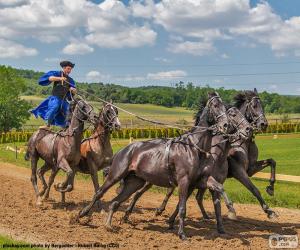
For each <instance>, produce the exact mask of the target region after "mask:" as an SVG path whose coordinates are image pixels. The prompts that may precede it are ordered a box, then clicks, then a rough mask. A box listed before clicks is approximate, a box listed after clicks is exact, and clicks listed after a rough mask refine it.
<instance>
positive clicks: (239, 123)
mask: <svg viewBox="0 0 300 250" xmlns="http://www.w3.org/2000/svg"><path fill="white" fill-rule="evenodd" d="M200 114H201V113H198V114H197V116H196V117H197V119H196V122H195V125H198V126H201V125H204V123H203V122H205V121H203V120H201V119H200V117H201V116H200ZM227 116H228V119H229V121H230V123H229V124H230V126H231V127H232V130H233V131H232V132H235V134H233V135H230V138H231V139H230V140H229V139H224V136H223V135H215V136H214V137H213V138H212V146H211V150H210V153H211V154H212V156H213V159H214V164H213V170H212V172H211V175H212V177H213V178H214V179H216V180H217V181H218V182H221V183H223V182H224V180H225V179H226V178H227V174H228V164H227V160H226V159H227V154H228V151H229V149H230V147H231V143H232V140H234V141H237V140H238V141H243V140H247V139H248V138H249V137H251V136H252V130H251V127H250V124H249V123H248V122H247V120H246V119H245V118H244V116H243V115H242V113H241V112H240V111H239V110H238V109H237V108H235V107H230V108H229V109H228V110H227ZM232 138H235V139H232ZM230 141H231V142H230ZM224 163H225V164H224ZM151 186H152V184H151V183H147V184H146V185H145V186H144V187H143V188H142V189H141V190H139V191H137V192H136V194H135V196H134V197H133V199H132V201H131V203H130V205H129V207H128V208H127V210H126V212H125V216H124V219H125V220H127V219H128V217H129V215H130V213H131V212H132V210H133V207H134V205H135V203H136V202H137V200H138V199H139V197H141V195H142V194H143V193H144V192H145V191H147V190H148V189H149V188H150V187H151ZM174 189H175V187H172V188H169V190H168V196H167V198H165V200H164V202H165V204H164V207H163V208H161V209H162V211H163V210H164V209H165V205H166V203H167V201H168V199H169V197H170V196H171V194H172V193H173V191H174ZM191 191H192V190H191ZM198 193H199V191H198ZM190 194H191V193H190ZM190 194H189V195H190ZM212 196H213V199H214V201H217V200H220V197H219V194H218V193H216V192H214V191H212ZM225 201H226V205H227V207H228V209H229V210H230V211H232V212H234V209H233V207H232V205H231V202H230V201H229V199H228V198H227V197H225ZM214 204H215V211H216V217H217V223H218V231H219V232H220V233H224V229H223V225H222V218H221V207H220V206H219V203H218V202H217V203H216V202H214ZM198 205H199V206H200V204H198ZM178 209H179V207H178V206H177V208H176V210H175V212H174V213H173V215H172V216H171V217H170V219H169V226H170V228H173V226H174V221H175V218H176V215H177V213H178Z"/></svg>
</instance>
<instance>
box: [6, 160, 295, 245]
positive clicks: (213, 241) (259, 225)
mask: <svg viewBox="0 0 300 250" xmlns="http://www.w3.org/2000/svg"><path fill="white" fill-rule="evenodd" d="M75 185H76V189H75V190H74V192H73V193H71V194H68V195H67V201H70V202H69V203H68V204H67V206H66V207H62V206H61V205H60V204H59V202H58V201H59V196H58V195H57V193H56V192H55V191H52V192H51V194H50V196H51V198H53V200H52V201H49V202H46V203H44V204H43V206H42V207H40V208H39V207H36V206H35V205H34V204H35V203H34V194H33V188H32V185H31V182H30V171H29V169H25V168H20V167H16V166H14V165H12V164H7V163H0V190H1V192H0V234H6V235H11V236H12V237H13V238H16V239H22V240H26V241H27V242H32V243H41V244H44V243H58V244H66V243H69V244H76V243H81V244H90V243H101V244H108V243H117V244H119V246H120V248H121V249H124V248H126V249H152V248H158V249H172V248H175V249H196V248H197V249H202V248H211V249H227V248H228V249H233V248H237V249H269V247H268V238H269V236H270V235H272V234H298V236H300V210H292V209H284V208H274V210H275V211H276V212H277V213H278V214H279V216H280V217H279V218H278V219H276V220H274V221H270V220H268V219H267V217H266V215H265V214H264V213H263V212H262V210H261V208H260V207H259V206H257V205H238V204H235V208H236V210H237V214H238V219H239V220H238V221H230V220H228V219H226V217H224V226H225V230H226V231H227V234H226V235H225V236H219V235H218V234H217V233H216V230H215V221H214V220H213V221H209V222H207V221H203V220H201V216H200V213H199V211H198V207H197V205H196V203H195V201H194V199H190V200H189V202H188V205H187V216H188V218H187V220H186V233H187V235H188V236H189V239H188V241H185V242H182V241H181V240H179V239H178V237H177V235H176V230H177V227H176V229H175V230H171V231H170V230H168V229H167V228H168V226H167V224H166V223H165V221H166V219H167V218H168V215H170V214H171V212H172V210H173V209H174V208H175V204H176V202H177V197H172V198H171V200H170V203H169V204H168V206H167V211H166V212H165V214H164V215H163V216H159V217H155V216H154V208H155V207H157V206H158V205H159V204H160V202H161V201H162V199H163V197H164V196H163V195H162V194H157V193H151V192H148V193H147V194H145V195H144V197H143V198H142V199H141V200H140V202H138V204H137V209H136V210H135V211H134V213H133V214H132V216H131V222H132V223H131V224H121V225H120V224H119V221H120V218H121V217H122V215H123V212H117V213H116V214H115V217H114V220H113V223H114V226H115V232H107V231H106V230H105V228H104V226H103V220H104V218H106V214H105V213H104V212H103V213H94V214H93V216H92V221H91V222H90V223H89V224H88V225H70V224H69V219H70V217H71V215H74V214H76V213H77V212H78V211H79V209H80V208H82V207H83V205H84V204H87V202H88V201H89V200H90V199H91V197H92V193H93V190H92V184H91V183H90V182H86V181H77V182H76V183H75ZM114 194H115V193H114V190H112V191H111V192H109V193H108V194H107V195H106V196H105V197H104V201H106V202H104V203H105V206H106V207H107V201H109V200H110V199H111V198H112V197H113V196H114ZM205 206H206V208H207V210H208V211H209V212H210V213H212V212H213V209H212V204H211V202H210V201H207V202H206V203H205ZM124 207H126V204H125V205H123V208H124ZM122 210H123V209H122ZM225 211H226V209H225V208H224V207H223V214H225V213H226V212H225ZM73 249H74V248H73ZM99 249H100V248H99Z"/></svg>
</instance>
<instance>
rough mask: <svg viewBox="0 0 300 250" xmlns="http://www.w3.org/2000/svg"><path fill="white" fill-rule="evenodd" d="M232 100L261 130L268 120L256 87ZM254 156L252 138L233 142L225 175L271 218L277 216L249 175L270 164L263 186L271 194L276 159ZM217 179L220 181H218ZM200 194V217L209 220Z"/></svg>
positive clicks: (254, 150) (250, 121)
mask: <svg viewBox="0 0 300 250" xmlns="http://www.w3.org/2000/svg"><path fill="white" fill-rule="evenodd" d="M234 99H235V101H236V103H235V106H236V107H237V108H239V109H240V111H241V113H242V114H243V115H244V116H245V118H246V119H247V121H248V122H249V123H251V125H252V127H253V128H254V129H257V130H264V129H266V128H267V126H268V122H267V119H266V117H265V115H264V111H263V108H262V103H261V101H260V99H259V96H258V93H257V90H256V89H254V91H244V92H242V93H239V94H238V95H236V96H235V98H234ZM257 158H258V148H257V145H256V143H255V141H254V139H253V137H250V138H249V139H248V140H246V141H245V140H238V141H236V142H235V143H234V144H233V145H232V147H231V149H230V150H229V153H228V158H227V160H228V164H229V169H228V176H227V177H228V178H230V177H234V178H235V179H237V180H238V181H239V182H241V183H242V184H243V185H244V186H245V187H246V188H247V189H248V190H249V191H250V192H251V193H252V194H253V195H254V196H255V197H256V198H257V200H258V201H259V203H260V205H261V207H262V209H263V211H264V212H265V213H266V214H267V215H268V218H273V217H276V216H277V215H276V213H275V212H274V211H272V210H271V209H270V208H269V207H268V205H267V204H266V203H265V201H264V199H263V198H262V196H261V194H260V192H259V190H258V189H257V188H256V186H255V185H254V184H253V183H252V181H251V180H250V178H249V177H251V176H253V175H254V174H255V173H257V172H259V171H261V170H262V169H264V168H265V167H267V166H271V178H270V185H269V186H268V187H267V188H266V191H267V193H268V194H269V195H273V193H274V183H275V167H276V162H275V161H274V160H273V159H267V160H262V161H257ZM217 180H218V179H217ZM224 181H225V180H224ZM220 182H221V183H223V182H222V181H220ZM204 193H205V189H202V190H199V193H198V194H197V196H198V200H199V201H200V203H199V206H200V209H201V212H202V215H203V217H204V218H205V219H209V216H208V215H207V213H206V211H205V209H204V207H203V196H204ZM229 217H230V218H235V217H236V216H235V212H234V210H230V211H229Z"/></svg>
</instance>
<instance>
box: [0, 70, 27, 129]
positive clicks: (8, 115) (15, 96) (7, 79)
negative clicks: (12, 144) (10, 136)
mask: <svg viewBox="0 0 300 250" xmlns="http://www.w3.org/2000/svg"><path fill="white" fill-rule="evenodd" d="M24 90H25V83H24V81H23V80H22V79H21V78H19V77H17V76H16V75H15V72H14V70H12V69H11V68H9V67H4V66H0V131H3V132H7V131H9V130H10V129H12V128H16V129H19V128H20V127H21V126H22V124H23V123H24V122H25V121H26V120H28V118H29V116H30V114H29V113H28V109H30V107H31V105H30V104H29V103H28V102H26V101H25V100H21V99H20V97H19V96H20V93H21V92H22V91H24Z"/></svg>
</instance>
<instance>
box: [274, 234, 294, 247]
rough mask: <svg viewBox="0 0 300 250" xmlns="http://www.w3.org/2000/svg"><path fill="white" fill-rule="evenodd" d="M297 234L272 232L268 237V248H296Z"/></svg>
mask: <svg viewBox="0 0 300 250" xmlns="http://www.w3.org/2000/svg"><path fill="white" fill-rule="evenodd" d="M298 244H299V243H298V235H280V234H274V235H271V236H270V237H269V247H270V248H297V247H298Z"/></svg>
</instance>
